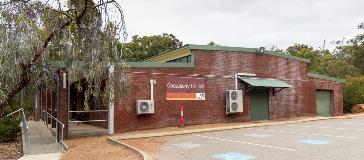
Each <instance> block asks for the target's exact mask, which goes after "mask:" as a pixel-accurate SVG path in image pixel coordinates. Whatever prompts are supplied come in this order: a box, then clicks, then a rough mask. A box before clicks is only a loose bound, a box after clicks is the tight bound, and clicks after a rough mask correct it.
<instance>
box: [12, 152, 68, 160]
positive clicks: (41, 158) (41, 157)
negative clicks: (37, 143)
mask: <svg viewBox="0 0 364 160" xmlns="http://www.w3.org/2000/svg"><path fill="white" fill-rule="evenodd" d="M60 158H61V153H48V154H37V155H26V156H23V157H21V158H20V159H19V160H35V159H36V160H59V159H60Z"/></svg>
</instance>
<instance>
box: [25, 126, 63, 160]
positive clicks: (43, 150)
mask: <svg viewBox="0 0 364 160" xmlns="http://www.w3.org/2000/svg"><path fill="white" fill-rule="evenodd" d="M28 125H29V130H28V134H27V136H28V137H27V150H28V153H25V154H24V156H23V157H22V158H20V159H21V160H26V159H29V158H32V159H34V158H36V157H38V158H39V159H43V158H42V157H44V158H45V159H54V158H55V159H59V156H60V153H61V152H62V146H61V145H60V144H59V143H57V142H56V137H54V136H53V135H52V133H51V132H50V131H49V130H48V129H47V127H46V126H45V125H44V123H43V122H41V121H39V122H36V121H28ZM52 157H53V158H52ZM38 158H36V159H38Z"/></svg>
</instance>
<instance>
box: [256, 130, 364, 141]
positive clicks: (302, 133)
mask: <svg viewBox="0 0 364 160" xmlns="http://www.w3.org/2000/svg"><path fill="white" fill-rule="evenodd" d="M254 129H255V130H260V131H268V132H280V133H290V134H301V135H309V136H324V137H335V138H346V139H356V138H358V137H354V136H337V135H330V134H318V133H307V132H291V131H282V130H273V129H262V128H254Z"/></svg>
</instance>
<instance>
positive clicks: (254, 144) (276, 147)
mask: <svg viewBox="0 0 364 160" xmlns="http://www.w3.org/2000/svg"><path fill="white" fill-rule="evenodd" d="M193 135H194V136H197V137H203V138H208V139H215V140H220V141H227V142H234V143H241V144H247V145H253V146H259V147H266V148H273V149H280V150H286V151H296V149H292V148H284V147H278V146H270V145H264V144H257V143H250V142H244V141H238V140H231V139H225V138H218V137H211V136H204V135H199V134H193Z"/></svg>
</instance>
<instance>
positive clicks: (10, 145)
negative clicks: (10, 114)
mask: <svg viewBox="0 0 364 160" xmlns="http://www.w3.org/2000/svg"><path fill="white" fill-rule="evenodd" d="M22 150H23V149H22V142H21V136H20V135H19V137H18V138H17V139H16V140H15V141H13V142H7V143H0V159H1V160H2V159H4V160H5V159H6V160H13V159H19V158H20V157H22V156H23V151H22Z"/></svg>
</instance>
